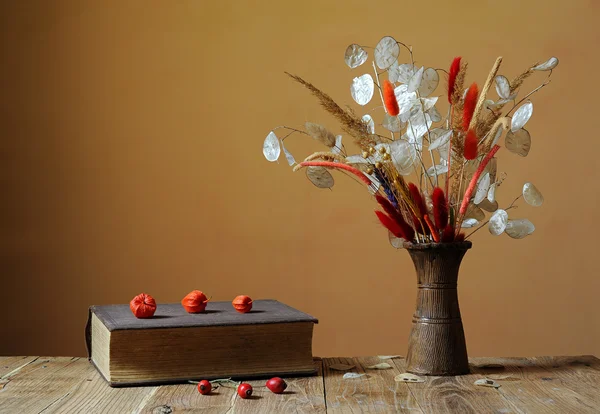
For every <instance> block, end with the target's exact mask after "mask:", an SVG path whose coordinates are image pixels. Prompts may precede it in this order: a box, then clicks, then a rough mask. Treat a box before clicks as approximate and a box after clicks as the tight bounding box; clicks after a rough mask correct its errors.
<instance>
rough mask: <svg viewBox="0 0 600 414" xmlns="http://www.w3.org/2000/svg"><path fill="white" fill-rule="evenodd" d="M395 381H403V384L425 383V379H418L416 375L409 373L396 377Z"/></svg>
mask: <svg viewBox="0 0 600 414" xmlns="http://www.w3.org/2000/svg"><path fill="white" fill-rule="evenodd" d="M394 381H401V382H425V380H424V379H423V378H421V377H418V376H416V375H415V374H410V373H408V372H405V373H404V374H399V375H396V377H395V378H394Z"/></svg>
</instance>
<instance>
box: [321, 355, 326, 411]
mask: <svg viewBox="0 0 600 414" xmlns="http://www.w3.org/2000/svg"><path fill="white" fill-rule="evenodd" d="M320 364H321V380H323V404H324V405H325V412H326V413H327V389H326V388H325V361H324V360H323V359H321V361H320Z"/></svg>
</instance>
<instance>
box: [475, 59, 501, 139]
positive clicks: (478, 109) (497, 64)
mask: <svg viewBox="0 0 600 414" xmlns="http://www.w3.org/2000/svg"><path fill="white" fill-rule="evenodd" d="M501 63H502V56H499V57H498V58H497V59H496V62H495V63H494V66H492V70H491V71H490V73H489V74H488V77H487V79H486V81H485V84H484V85H483V88H482V89H481V94H480V95H479V101H478V102H477V106H475V112H473V117H472V118H471V123H470V124H469V129H470V128H475V125H476V124H477V120H478V118H479V115H480V114H481V110H482V109H483V107H484V105H485V98H486V95H487V93H488V91H489V90H490V87H491V86H492V83H493V82H494V78H495V77H496V74H497V73H498V70H499V69H500V64H501Z"/></svg>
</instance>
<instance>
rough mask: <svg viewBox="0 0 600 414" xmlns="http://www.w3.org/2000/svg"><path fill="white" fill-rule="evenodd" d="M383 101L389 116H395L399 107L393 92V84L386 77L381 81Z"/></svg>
mask: <svg viewBox="0 0 600 414" xmlns="http://www.w3.org/2000/svg"><path fill="white" fill-rule="evenodd" d="M383 102H384V103H385V109H386V110H387V112H388V114H390V116H397V115H398V114H399V113H400V107H399V106H398V101H397V100H396V93H395V92H394V84H393V83H392V82H390V81H389V80H387V79H386V80H384V81H383Z"/></svg>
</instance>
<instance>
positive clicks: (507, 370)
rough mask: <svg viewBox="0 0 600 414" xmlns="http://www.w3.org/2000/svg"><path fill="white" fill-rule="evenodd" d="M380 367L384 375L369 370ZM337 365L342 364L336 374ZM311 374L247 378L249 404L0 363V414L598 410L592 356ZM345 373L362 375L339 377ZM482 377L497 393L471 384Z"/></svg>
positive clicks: (55, 361)
mask: <svg viewBox="0 0 600 414" xmlns="http://www.w3.org/2000/svg"><path fill="white" fill-rule="evenodd" d="M380 363H387V364H389V366H390V367H389V368H387V369H373V368H369V367H372V366H374V365H376V364H380ZM339 364H345V365H349V366H352V368H350V369H348V370H343V371H340V370H337V369H335V368H337V366H338V365H339ZM315 366H316V368H317V369H318V370H319V374H318V375H317V376H314V377H303V378H287V379H286V381H287V383H288V388H287V390H286V392H285V393H284V394H281V395H276V394H273V393H271V392H270V391H269V390H268V389H267V388H266V387H265V386H264V383H265V381H250V384H252V386H253V387H254V394H253V398H251V399H247V400H243V399H241V398H239V397H238V396H237V394H236V392H235V388H229V387H227V386H220V387H218V388H217V389H216V390H214V392H213V393H212V394H211V395H200V394H199V393H198V392H197V390H196V386H195V385H194V384H180V385H168V386H161V387H132V388H111V387H109V386H108V384H107V383H106V382H105V381H104V380H103V379H102V377H101V376H100V375H99V374H98V372H97V371H96V370H95V369H94V367H93V366H92V365H90V364H89V362H88V361H87V360H86V359H84V358H70V357H62V358H56V357H49V358H46V357H0V413H11V414H12V413H152V414H165V413H178V412H185V413H196V412H202V413H313V412H316V413H325V412H331V413H362V412H365V413H391V412H397V413H407V412H411V413H598V412H600V392H599V391H598V389H599V387H600V360H599V359H598V358H596V357H593V356H575V357H534V358H472V359H471V360H470V371H471V373H470V374H469V375H462V376H456V377H453V376H423V377H421V379H422V380H423V382H419V383H406V382H401V381H396V380H395V378H396V376H398V375H399V374H402V373H405V372H406V367H407V364H406V360H405V359H404V358H394V359H389V358H387V359H382V358H380V357H378V356H369V357H353V358H323V359H318V358H317V359H315ZM348 372H352V373H356V374H365V375H362V376H360V377H358V378H349V379H348V378H344V374H345V373H348ZM483 378H487V379H492V380H494V381H495V382H496V383H497V384H499V385H500V387H499V388H492V387H483V386H478V385H475V384H474V383H475V381H476V380H478V379H483Z"/></svg>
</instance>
